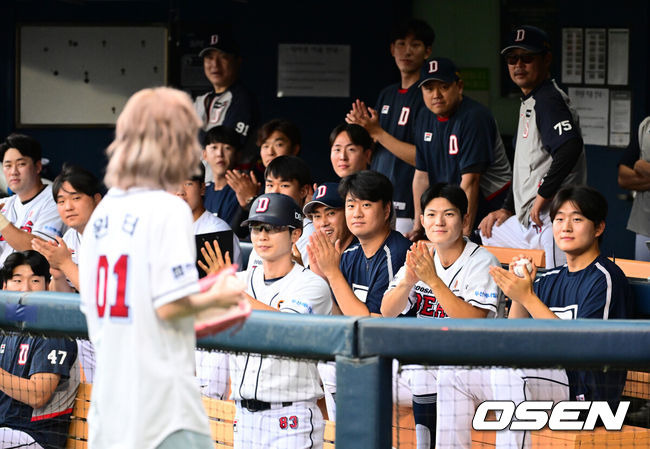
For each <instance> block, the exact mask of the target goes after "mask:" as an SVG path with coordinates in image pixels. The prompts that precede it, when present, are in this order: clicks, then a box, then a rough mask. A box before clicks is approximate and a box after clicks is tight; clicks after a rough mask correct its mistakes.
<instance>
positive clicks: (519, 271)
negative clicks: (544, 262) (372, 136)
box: [513, 259, 533, 278]
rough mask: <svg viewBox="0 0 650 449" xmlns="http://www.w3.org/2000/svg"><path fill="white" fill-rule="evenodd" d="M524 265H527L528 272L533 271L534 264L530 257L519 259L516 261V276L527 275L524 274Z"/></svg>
mask: <svg viewBox="0 0 650 449" xmlns="http://www.w3.org/2000/svg"><path fill="white" fill-rule="evenodd" d="M524 267H526V270H528V274H530V273H532V272H533V264H532V263H530V260H528V259H519V260H518V261H516V262H515V267H514V269H513V271H514V272H515V275H516V276H519V277H520V278H523V277H525V275H524V271H523V269H524Z"/></svg>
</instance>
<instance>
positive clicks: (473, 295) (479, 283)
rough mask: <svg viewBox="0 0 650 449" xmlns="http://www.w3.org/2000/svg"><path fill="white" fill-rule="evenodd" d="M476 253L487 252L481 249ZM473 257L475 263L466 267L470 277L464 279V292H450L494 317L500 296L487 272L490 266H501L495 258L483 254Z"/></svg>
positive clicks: (497, 288) (499, 291)
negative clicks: (485, 310) (487, 311)
mask: <svg viewBox="0 0 650 449" xmlns="http://www.w3.org/2000/svg"><path fill="white" fill-rule="evenodd" d="M478 251H481V252H483V251H485V252H487V250H482V249H479V250H478ZM475 257H476V261H475V262H474V263H472V265H471V266H470V267H468V269H469V270H470V271H469V272H470V273H472V275H471V276H468V277H467V278H466V279H467V283H466V285H465V286H464V290H465V291H462V292H456V291H453V290H452V292H453V293H454V294H455V295H457V296H461V297H462V298H463V299H464V300H465V302H467V303H468V304H470V305H472V306H474V307H479V308H481V309H487V310H489V311H490V312H492V313H493V314H495V315H496V313H497V311H498V309H499V301H500V299H501V296H502V295H501V290H499V287H498V286H497V284H496V282H494V279H492V276H490V271H489V270H490V266H501V264H499V261H498V260H497V259H496V258H494V257H486V255H485V254H480V255H479V254H477V255H476V256H475Z"/></svg>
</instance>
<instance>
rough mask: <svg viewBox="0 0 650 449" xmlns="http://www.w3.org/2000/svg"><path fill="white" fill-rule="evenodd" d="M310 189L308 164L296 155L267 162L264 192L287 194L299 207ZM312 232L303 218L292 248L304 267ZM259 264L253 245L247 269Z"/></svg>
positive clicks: (306, 265) (310, 223) (307, 220)
mask: <svg viewBox="0 0 650 449" xmlns="http://www.w3.org/2000/svg"><path fill="white" fill-rule="evenodd" d="M311 189H312V180H311V172H310V170H309V165H307V163H306V162H305V161H303V160H302V159H300V158H299V157H297V156H287V155H284V156H278V157H276V158H275V159H273V160H272V161H271V162H270V163H269V165H268V167H266V170H265V171H264V192H265V193H282V194H284V195H288V196H290V197H291V198H293V200H294V201H295V202H296V204H298V205H299V207H301V208H302V206H303V205H304V204H305V203H306V202H307V198H308V197H309V194H310V192H311ZM312 232H314V225H313V223H312V222H311V220H310V219H309V218H305V220H304V223H303V227H302V234H301V236H300V238H299V239H298V241H297V242H296V243H295V247H294V250H293V253H294V257H295V258H296V260H297V261H298V263H300V264H301V265H302V266H303V267H305V268H308V267H309V254H308V253H307V243H309V236H310V235H311V234H312ZM261 264H262V258H261V257H260V256H259V255H258V254H257V251H255V248H254V247H253V250H252V251H251V254H250V256H249V257H248V269H249V270H250V269H251V268H253V266H255V265H261Z"/></svg>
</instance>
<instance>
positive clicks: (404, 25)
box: [390, 19, 436, 47]
mask: <svg viewBox="0 0 650 449" xmlns="http://www.w3.org/2000/svg"><path fill="white" fill-rule="evenodd" d="M409 34H412V35H413V36H414V37H415V38H416V39H417V40H420V41H422V42H423V43H424V46H425V47H431V46H432V45H433V42H434V41H435V40H436V33H435V31H433V28H431V26H430V25H429V24H428V23H426V22H425V21H424V20H420V19H406V20H402V21H401V22H398V23H397V24H396V25H395V26H394V27H393V29H392V31H391V34H390V41H391V43H392V42H395V41H396V40H397V39H404V38H405V37H406V36H408V35H409Z"/></svg>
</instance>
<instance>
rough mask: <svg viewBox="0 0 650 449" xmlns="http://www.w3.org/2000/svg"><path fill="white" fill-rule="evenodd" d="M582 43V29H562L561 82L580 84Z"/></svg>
mask: <svg viewBox="0 0 650 449" xmlns="http://www.w3.org/2000/svg"><path fill="white" fill-rule="evenodd" d="M583 55H584V42H583V34H582V28H562V82H563V83H566V84H579V83H581V82H582V60H583Z"/></svg>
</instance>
